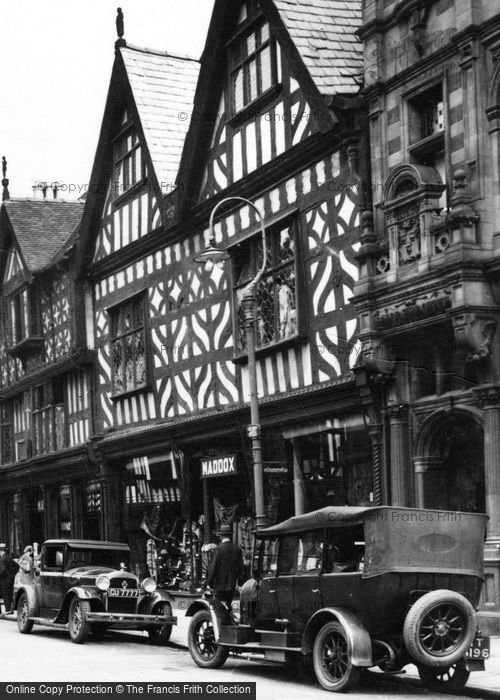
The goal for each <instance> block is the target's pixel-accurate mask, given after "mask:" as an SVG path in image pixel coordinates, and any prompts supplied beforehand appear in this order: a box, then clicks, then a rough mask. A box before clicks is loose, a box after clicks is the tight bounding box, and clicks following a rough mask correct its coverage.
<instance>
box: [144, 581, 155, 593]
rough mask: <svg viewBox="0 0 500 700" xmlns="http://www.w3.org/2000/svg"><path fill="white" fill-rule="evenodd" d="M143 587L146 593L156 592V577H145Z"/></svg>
mask: <svg viewBox="0 0 500 700" xmlns="http://www.w3.org/2000/svg"><path fill="white" fill-rule="evenodd" d="M142 587H143V588H144V590H145V591H146V593H154V592H155V591H156V581H155V580H154V578H145V579H144V581H143V582H142Z"/></svg>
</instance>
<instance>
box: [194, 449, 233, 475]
mask: <svg viewBox="0 0 500 700" xmlns="http://www.w3.org/2000/svg"><path fill="white" fill-rule="evenodd" d="M232 474H236V455H235V454H231V455H226V456H225V457H202V458H201V478H202V479H211V478H212V477H215V476H231V475H232Z"/></svg>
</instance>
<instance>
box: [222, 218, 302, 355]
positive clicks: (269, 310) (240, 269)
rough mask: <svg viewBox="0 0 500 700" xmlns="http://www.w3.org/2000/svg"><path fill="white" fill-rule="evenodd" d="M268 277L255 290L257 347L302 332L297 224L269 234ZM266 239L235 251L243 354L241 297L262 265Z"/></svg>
mask: <svg viewBox="0 0 500 700" xmlns="http://www.w3.org/2000/svg"><path fill="white" fill-rule="evenodd" d="M266 242H267V260H266V268H265V272H264V275H263V277H262V279H261V280H260V282H259V283H258V285H257V287H256V291H255V297H256V308H255V317H256V335H257V347H258V348H263V347H266V346H269V345H272V344H274V343H278V342H280V341H284V340H288V339H290V338H293V337H296V336H297V335H298V332H299V327H298V323H299V311H298V299H297V282H296V280H297V255H296V233H295V225H294V223H293V222H291V223H288V224H287V225H286V226H283V227H280V228H277V229H274V230H270V231H268V233H267V238H266ZM262 254H263V251H262V239H261V237H260V235H259V236H255V237H254V238H252V239H249V240H247V241H244V242H243V243H241V244H240V245H239V246H238V247H237V248H236V250H235V258H234V259H235V270H234V272H235V276H234V279H235V282H236V284H235V288H234V295H235V306H236V308H237V328H236V336H237V339H238V343H237V348H238V352H239V353H244V352H245V351H246V332H245V320H244V313H243V309H242V307H241V298H242V296H243V294H244V291H245V288H246V286H247V285H248V283H249V282H250V281H251V280H252V279H253V278H254V277H255V275H256V274H257V271H258V270H259V269H260V267H261V265H262Z"/></svg>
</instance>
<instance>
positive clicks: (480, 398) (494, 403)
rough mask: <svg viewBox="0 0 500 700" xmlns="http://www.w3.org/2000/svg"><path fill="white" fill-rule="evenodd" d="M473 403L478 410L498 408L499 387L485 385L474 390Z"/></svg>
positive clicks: (499, 398)
mask: <svg viewBox="0 0 500 700" xmlns="http://www.w3.org/2000/svg"><path fill="white" fill-rule="evenodd" d="M474 396H475V399H476V400H475V403H476V405H477V406H479V408H482V409H484V408H488V407H494V408H500V386H497V385H496V384H486V385H484V386H480V387H478V388H477V389H474Z"/></svg>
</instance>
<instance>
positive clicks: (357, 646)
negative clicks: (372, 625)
mask: <svg viewBox="0 0 500 700" xmlns="http://www.w3.org/2000/svg"><path fill="white" fill-rule="evenodd" d="M328 622H340V624H341V625H342V627H343V628H344V630H345V633H346V636H347V640H348V643H349V650H350V655H351V662H352V664H353V666H372V665H373V659H372V642H371V639H370V635H369V633H368V630H367V629H366V628H365V627H364V626H363V625H362V624H361V622H360V621H359V620H358V618H357V617H356V616H355V615H353V614H352V613H351V612H349V610H345V609H344V608H322V609H321V610H318V611H317V612H316V613H314V615H313V616H312V617H311V619H310V620H309V622H308V623H307V626H306V629H305V631H304V635H303V637H302V651H303V652H304V654H311V653H312V650H313V646H314V640H315V638H316V635H317V633H318V632H319V630H320V629H321V628H322V627H323V625H325V624H327V623H328Z"/></svg>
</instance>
